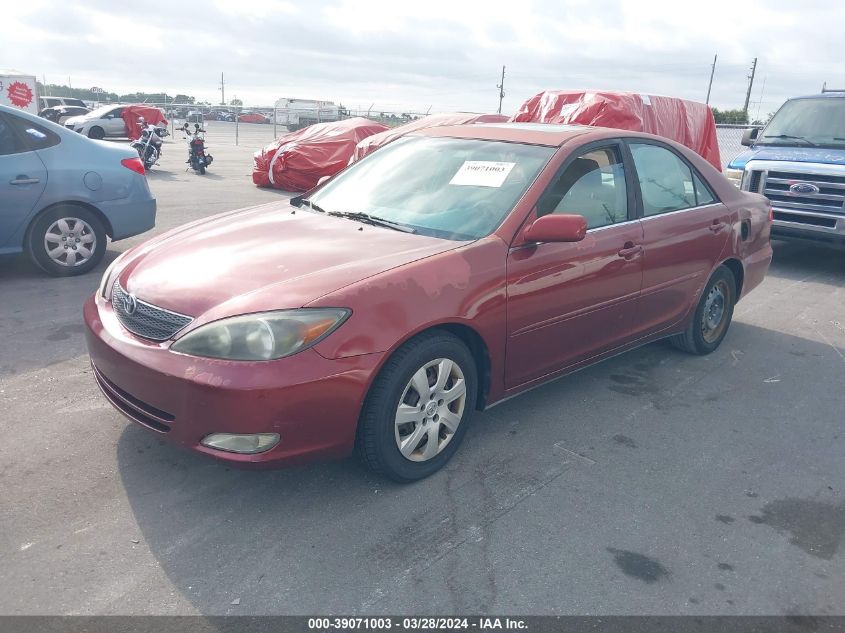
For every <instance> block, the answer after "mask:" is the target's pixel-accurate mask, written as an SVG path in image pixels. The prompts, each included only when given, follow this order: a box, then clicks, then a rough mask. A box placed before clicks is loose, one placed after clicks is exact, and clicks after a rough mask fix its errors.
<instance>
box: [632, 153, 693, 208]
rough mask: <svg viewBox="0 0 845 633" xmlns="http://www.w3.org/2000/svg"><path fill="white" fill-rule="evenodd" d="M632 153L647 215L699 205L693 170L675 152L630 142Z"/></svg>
mask: <svg viewBox="0 0 845 633" xmlns="http://www.w3.org/2000/svg"><path fill="white" fill-rule="evenodd" d="M631 154H632V155H633V157H634V166H635V167H636V168H637V176H638V177H639V181H640V190H641V191H642V195H643V213H644V214H645V215H646V216H650V215H658V214H660V213H668V212H670V211H679V210H680V209H688V208H690V207H694V206H695V205H696V201H695V186H694V185H693V180H692V171H690V168H689V167H688V166H687V164H686V163H685V162H684V161H682V160H681V159H680V158H679V157H678V156H677V155H675V153H674V152H671V151H669V150H668V149H666V148H664V147H660V146H659V145H648V144H645V143H631Z"/></svg>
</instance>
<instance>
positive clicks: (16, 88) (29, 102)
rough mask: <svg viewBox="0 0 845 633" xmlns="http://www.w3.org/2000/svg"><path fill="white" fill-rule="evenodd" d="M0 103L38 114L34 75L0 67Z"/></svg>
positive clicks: (36, 86) (36, 87)
mask: <svg viewBox="0 0 845 633" xmlns="http://www.w3.org/2000/svg"><path fill="white" fill-rule="evenodd" d="M0 103H2V104H3V105H5V106H9V107H11V108H18V109H19V110H26V111H27V112H31V113H32V114H38V84H37V83H36V81H35V76H34V75H26V74H24V73H21V72H18V71H16V70H4V69H2V68H0Z"/></svg>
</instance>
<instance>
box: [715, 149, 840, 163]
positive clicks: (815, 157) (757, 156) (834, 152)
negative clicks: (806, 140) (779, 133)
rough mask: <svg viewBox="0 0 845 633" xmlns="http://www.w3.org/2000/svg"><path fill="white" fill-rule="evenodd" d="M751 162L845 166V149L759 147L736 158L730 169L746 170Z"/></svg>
mask: <svg viewBox="0 0 845 633" xmlns="http://www.w3.org/2000/svg"><path fill="white" fill-rule="evenodd" d="M750 160H771V161H790V162H794V163H821V164H823V165H845V149H831V148H824V147H782V146H778V147H774V146H772V145H768V146H762V145H758V146H756V147H752V148H751V149H750V150H748V151H746V152H743V153H742V154H740V155H739V156H737V157H736V158H734V159H733V160H732V161H731V162H730V164H729V165H728V167H729V168H731V169H745V164H746V163H747V162H748V161H750Z"/></svg>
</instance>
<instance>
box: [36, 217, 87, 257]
mask: <svg viewBox="0 0 845 633" xmlns="http://www.w3.org/2000/svg"><path fill="white" fill-rule="evenodd" d="M96 248H97V236H96V235H95V234H94V229H92V228H91V225H89V224H88V223H87V222H85V221H84V220H80V219H79V218H61V219H60V220H56V221H55V222H53V223H52V224H51V225H50V228H48V229H47V233H45V234H44V250H46V251H47V255H49V257H50V259H52V260H53V261H54V262H56V263H57V264H59V265H61V266H68V267H72V266H81V265H82V264H84V263H85V262H87V261H88V260H89V259H91V257H92V256H93V255H94V251H95V250H96Z"/></svg>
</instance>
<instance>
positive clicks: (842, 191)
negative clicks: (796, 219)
mask: <svg viewBox="0 0 845 633" xmlns="http://www.w3.org/2000/svg"><path fill="white" fill-rule="evenodd" d="M797 183H807V184H810V185H814V186H815V187H816V188H818V192H815V191H812V192H809V193H796V192H792V191H790V187H791V186H792V185H794V184H797ZM762 193H763V195H764V196H766V197H767V198H768V199H769V200H771V201H772V204H773V205H774V206H775V208H776V210H777V209H784V210H786V209H794V210H796V211H819V212H822V213H831V214H835V215H845V208H843V205H845V176H829V175H825V174H802V173H797V172H783V171H770V172H768V173H767V174H766V178H765V180H764V183H763V191H762Z"/></svg>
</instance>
